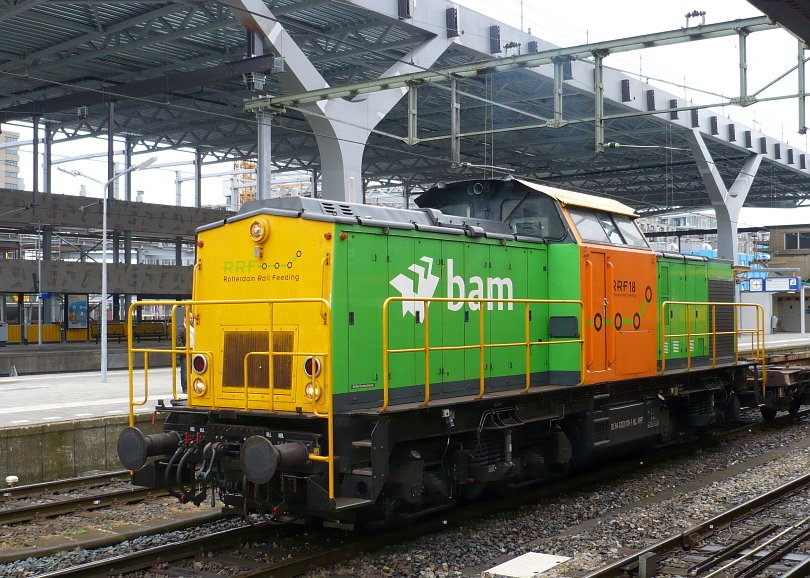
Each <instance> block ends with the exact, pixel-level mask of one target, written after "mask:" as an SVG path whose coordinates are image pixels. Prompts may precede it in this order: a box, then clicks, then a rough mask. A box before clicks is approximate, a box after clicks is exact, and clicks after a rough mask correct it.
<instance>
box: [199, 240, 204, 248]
mask: <svg viewBox="0 0 810 578" xmlns="http://www.w3.org/2000/svg"><path fill="white" fill-rule="evenodd" d="M203 245H205V243H204V242H203V241H197V246H198V247H199V248H200V249H202V248H203Z"/></svg>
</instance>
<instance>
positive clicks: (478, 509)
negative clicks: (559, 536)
mask: <svg viewBox="0 0 810 578" xmlns="http://www.w3.org/2000/svg"><path fill="white" fill-rule="evenodd" d="M808 413H810V412H808V411H805V412H802V413H801V415H802V416H804V415H807V414H808ZM794 421H795V416H790V417H788V416H782V417H780V418H778V419H776V420H773V421H770V422H767V425H766V422H760V423H759V424H754V425H753V426H752V425H751V424H746V425H744V426H740V427H737V428H733V429H731V430H727V431H724V432H719V433H717V434H716V435H714V436H713V437H711V438H706V439H701V440H698V441H696V442H694V443H691V444H685V445H683V446H679V447H677V448H673V449H669V450H664V451H660V452H657V453H656V454H654V455H651V456H647V457H646V458H645V462H646V463H648V464H657V463H663V462H666V461H668V460H671V459H673V458H676V457H679V456H682V455H684V454H685V453H688V452H689V451H694V450H695V449H697V448H703V447H707V446H711V445H716V444H717V443H719V442H721V441H724V440H726V439H730V438H733V437H736V436H739V435H748V434H749V432H750V431H751V430H752V429H757V428H758V427H763V428H768V429H772V428H773V427H774V426H776V425H779V424H780V423H793V422H794ZM637 463H638V462H637V460H636V458H628V459H627V460H624V461H623V462H620V463H618V464H615V465H613V466H610V467H608V468H603V469H600V470H598V471H595V472H593V471H589V472H586V473H584V474H582V475H579V476H574V477H570V478H565V479H563V480H560V481H557V482H554V483H551V484H547V485H544V486H541V487H538V488H537V489H535V490H533V491H526V492H516V493H514V494H513V495H511V496H509V497H508V498H506V499H498V500H490V501H486V502H479V503H476V504H473V505H471V506H467V507H465V508H460V509H457V510H452V511H451V510H449V509H437V510H436V511H437V512H439V513H441V515H435V516H431V517H430V519H428V520H423V521H421V522H419V523H416V524H412V525H409V526H407V527H398V528H394V529H392V530H391V531H386V532H382V533H379V534H376V535H374V536H372V537H370V538H367V539H361V540H357V541H352V542H351V543H349V544H346V545H343V546H341V547H338V548H330V549H329V550H327V551H323V552H315V553H312V554H305V555H303V556H301V557H298V558H293V559H290V560H287V561H285V562H281V563H276V564H271V565H268V566H267V567H265V568H258V569H253V570H248V571H245V572H243V573H241V574H238V575H237V578H265V577H270V576H272V577H274V578H283V577H285V576H297V575H300V574H301V573H303V572H306V571H308V570H311V569H313V568H316V567H323V566H326V565H333V564H336V563H339V562H341V561H342V560H346V559H348V558H351V557H353V556H356V555H357V554H358V553H359V552H372V551H375V550H379V549H381V548H384V547H386V546H390V545H394V544H397V543H401V542H403V541H406V540H409V539H414V538H417V537H419V536H422V535H424V534H426V533H429V532H438V531H441V530H444V529H447V528H451V527H457V526H459V525H462V524H464V523H466V522H468V521H470V520H477V519H481V518H486V517H488V516H490V515H495V514H499V513H502V512H503V511H505V510H509V509H514V508H517V507H521V506H525V505H527V504H532V503H536V502H537V501H538V500H540V499H542V498H547V497H550V496H554V495H558V494H561V493H563V492H575V491H581V490H583V489H584V488H587V487H588V486H591V485H593V484H596V483H604V482H606V481H609V480H615V479H616V478H617V477H618V476H620V475H623V474H628V473H632V472H635V471H637ZM255 530H256V528H253V527H244V528H238V529H234V530H227V531H224V532H219V533H217V534H212V535H209V536H204V537H201V538H195V539H191V540H186V541H184V542H182V543H172V544H167V545H163V546H157V547H155V548H150V549H148V550H142V551H140V552H135V553H131V554H125V555H120V556H116V557H113V558H109V559H106V560H98V561H94V562H90V563H87V564H82V565H79V566H74V567H72V568H68V569H63V570H58V571H53V572H50V573H47V574H41V575H39V578H74V577H76V578H79V577H82V578H83V577H94V576H108V575H109V573H111V572H114V573H117V574H120V573H124V572H134V571H137V570H143V569H147V568H149V567H151V566H153V565H154V564H156V563H158V562H160V563H165V562H172V561H176V560H181V559H184V558H188V557H191V556H194V555H196V554H198V553H199V552H201V551H204V550H212V549H218V548H226V547H229V546H232V545H233V544H234V543H236V542H238V541H240V540H243V539H244V540H256V539H261V537H257V536H256V534H255ZM678 538H679V539H680V535H678ZM679 544H680V542H679Z"/></svg>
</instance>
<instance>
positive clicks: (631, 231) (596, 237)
mask: <svg viewBox="0 0 810 578" xmlns="http://www.w3.org/2000/svg"><path fill="white" fill-rule="evenodd" d="M568 214H569V215H571V219H572V220H573V221H574V226H575V227H576V228H577V231H578V232H579V236H580V237H582V240H583V241H593V242H595V243H611V244H613V245H630V246H631V247H645V248H646V247H648V245H647V241H646V240H645V239H644V235H642V234H641V231H639V229H638V227H636V224H635V223H634V222H633V221H632V220H631V219H630V217H628V216H627V215H619V214H615V213H606V212H605V211H595V210H593V209H586V208H584V207H568Z"/></svg>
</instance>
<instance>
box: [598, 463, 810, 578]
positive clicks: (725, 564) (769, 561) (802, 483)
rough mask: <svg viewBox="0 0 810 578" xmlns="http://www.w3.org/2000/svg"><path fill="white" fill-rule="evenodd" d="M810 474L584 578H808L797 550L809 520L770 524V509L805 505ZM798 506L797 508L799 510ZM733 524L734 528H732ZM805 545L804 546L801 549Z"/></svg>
mask: <svg viewBox="0 0 810 578" xmlns="http://www.w3.org/2000/svg"><path fill="white" fill-rule="evenodd" d="M809 494H810V474H807V475H804V476H801V477H800V478H796V479H795V480H792V481H790V482H788V483H786V484H784V485H782V486H780V487H778V488H775V489H773V490H771V491H769V492H765V493H764V494H762V495H760V496H758V497H756V498H754V499H752V500H749V501H747V502H745V503H742V504H739V505H738V506H735V507H733V508H731V509H729V510H727V511H725V512H722V513H721V514H718V515H716V516H714V517H712V518H710V519H708V520H706V521H705V522H702V523H700V524H697V525H695V526H692V527H691V528H689V529H687V530H685V531H684V532H681V533H677V534H673V535H672V536H670V537H668V538H666V539H664V540H661V541H660V542H657V543H655V544H652V545H651V546H649V547H648V548H645V549H643V550H641V551H639V552H636V553H634V554H631V555H629V556H626V557H624V558H622V559H620V560H617V561H616V562H613V563H612V564H609V565H607V566H604V567H602V568H600V569H598V570H595V571H593V572H590V573H588V574H586V575H585V576H584V577H583V578H615V577H617V576H623V575H626V574H628V573H636V572H638V574H639V575H640V576H642V575H643V576H654V575H661V574H670V575H684V576H697V577H702V578H710V577H712V576H716V575H722V576H730V575H733V576H734V577H735V578H752V577H753V576H757V575H760V574H764V573H766V572H767V573H768V575H780V576H781V577H782V578H799V577H800V576H807V575H808V574H810V555H809V554H807V553H804V552H797V550H798V549H801V548H803V549H804V550H805V551H807V548H806V543H807V541H808V540H810V516H809V515H806V514H807V511H806V508H805V509H801V510H799V512H801V519H799V520H797V521H795V522H792V523H789V524H787V525H780V524H774V523H772V521H769V520H771V516H770V514H771V511H772V509H773V508H774V507H775V506H776V505H778V504H779V503H781V502H783V501H784V500H786V499H788V498H789V497H793V498H796V497H798V498H799V499H798V502H799V503H800V504H802V503H804V504H806V501H807V500H808V495H809ZM799 507H800V506H799ZM735 526H736V527H735ZM803 545H804V546H803Z"/></svg>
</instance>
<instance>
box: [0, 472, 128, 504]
mask: <svg viewBox="0 0 810 578" xmlns="http://www.w3.org/2000/svg"><path fill="white" fill-rule="evenodd" d="M129 475H130V473H129V470H121V471H117V472H105V473H103V474H92V475H89V476H80V477H77V478H65V479H62V480H53V481H50V482H38V483H36V484H27V485H24V486H16V487H11V488H3V490H2V491H0V493H1V494H2V497H3V498H6V499H8V498H12V499H17V498H25V497H27V496H33V495H36V494H41V493H43V492H56V491H59V490H72V489H76V488H88V487H92V486H95V485H101V484H105V483H108V482H111V481H113V480H114V479H116V478H126V479H127V480H129ZM125 481H126V480H125ZM0 503H2V502H1V501H0Z"/></svg>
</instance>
